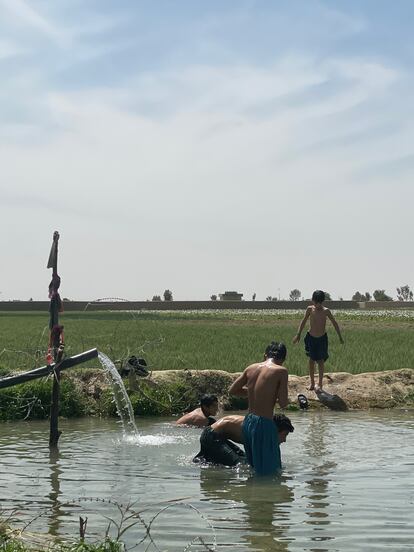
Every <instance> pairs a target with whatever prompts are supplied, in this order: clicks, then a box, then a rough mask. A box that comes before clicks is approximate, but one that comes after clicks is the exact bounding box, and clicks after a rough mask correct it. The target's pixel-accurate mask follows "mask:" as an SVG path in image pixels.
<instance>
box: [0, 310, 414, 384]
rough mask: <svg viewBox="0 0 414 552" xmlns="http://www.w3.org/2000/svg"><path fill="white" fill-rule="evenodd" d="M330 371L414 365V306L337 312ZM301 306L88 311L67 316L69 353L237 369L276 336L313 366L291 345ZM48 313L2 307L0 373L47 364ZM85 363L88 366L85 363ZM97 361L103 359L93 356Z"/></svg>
mask: <svg viewBox="0 0 414 552" xmlns="http://www.w3.org/2000/svg"><path fill="white" fill-rule="evenodd" d="M334 314H335V316H336V318H337V320H338V322H339V324H340V326H341V328H342V331H343V336H344V339H345V345H340V343H339V340H338V338H337V336H336V334H335V332H334V330H333V328H332V327H331V326H330V325H329V322H328V335H329V340H330V346H329V351H330V358H329V360H328V362H327V365H326V371H327V372H351V373H354V374H356V373H362V372H370V371H380V370H393V369H399V368H414V310H401V311H395V310H394V311H337V312H334ZM302 316H303V311H292V310H290V311H281V310H275V311H269V310H266V311H235V310H229V311H223V310H220V311H164V312H159V311H140V312H132V311H117V312H109V311H99V312H95V311H90V312H88V311H86V312H78V313H74V312H68V313H63V314H62V315H61V323H62V324H64V326H65V342H66V354H67V355H72V354H76V353H79V352H81V351H85V350H87V349H90V348H93V347H97V348H98V349H99V350H100V351H102V352H104V353H106V354H107V355H108V356H110V358H112V359H113V360H120V359H123V360H125V359H127V358H128V357H129V356H130V355H132V354H134V355H136V356H142V357H144V358H145V359H146V361H147V363H148V364H149V366H150V368H151V369H152V370H168V369H188V370H202V369H219V370H226V371H229V372H239V371H241V370H242V369H243V368H245V367H246V366H247V365H248V364H250V363H252V362H257V361H259V360H261V359H262V357H263V350H264V348H265V346H266V345H267V344H268V343H269V342H270V341H272V340H276V341H283V342H285V343H286V345H287V347H288V358H287V360H286V363H285V364H286V366H287V367H288V369H289V372H290V373H291V374H297V375H305V374H306V373H307V358H306V356H305V353H304V347H303V343H300V344H298V345H293V344H292V339H293V336H294V335H295V333H296V331H297V327H298V325H299V322H300V319H301V317H302ZM47 324H48V313H47V312H45V313H40V312H31V313H11V312H10V313H8V312H1V313H0V376H4V375H6V374H8V373H10V372H16V371H20V370H28V369H31V368H34V367H36V366H41V365H44V364H45V360H44V359H45V354H46V349H47V342H48V327H47ZM85 366H86V365H85ZM89 366H97V361H93V362H90V363H89Z"/></svg>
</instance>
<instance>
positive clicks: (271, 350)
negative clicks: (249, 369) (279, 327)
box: [265, 341, 287, 360]
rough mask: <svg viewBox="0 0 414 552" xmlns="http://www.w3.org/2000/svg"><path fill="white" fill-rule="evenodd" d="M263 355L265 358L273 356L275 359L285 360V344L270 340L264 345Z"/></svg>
mask: <svg viewBox="0 0 414 552" xmlns="http://www.w3.org/2000/svg"><path fill="white" fill-rule="evenodd" d="M265 355H266V357H267V358H274V359H275V360H285V358H286V355H287V349H286V345H285V344H284V343H278V342H277V341H272V343H271V344H270V345H268V346H267V347H266V350H265Z"/></svg>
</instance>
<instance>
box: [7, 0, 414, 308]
mask: <svg viewBox="0 0 414 552" xmlns="http://www.w3.org/2000/svg"><path fill="white" fill-rule="evenodd" d="M413 12H414V4H413V3H412V2H409V1H406V2H404V1H400V2H398V3H396V4H393V5H392V6H391V5H390V3H389V2H387V1H364V2H360V1H349V0H347V1H343V2H335V1H330V2H328V1H325V2H322V1H319V2H316V1H315V2H312V1H305V0H304V1H298V2H285V1H270V0H268V1H253V0H250V1H241V0H240V1H236V0H233V1H230V0H228V1H225V0H217V1H215V0H213V1H209V2H198V1H195V0H191V1H190V0H188V1H178V0H177V1H174V0H168V1H167V0H165V1H151V2H150V1H146V2H139V1H132V0H130V1H126V0H117V1H116V2H115V1H113V0H112V1H109V0H95V1H93V0H91V1H85V0H82V1H81V0H53V1H52V0H32V1H31V2H29V1H28V0H0V78H1V83H2V86H1V88H0V100H1V101H0V166H1V174H0V179H1V180H0V182H1V196H2V201H1V205H0V216H1V221H2V229H3V231H2V232H1V237H0V245H1V250H2V254H3V270H2V280H1V282H0V291H1V295H0V299H10V298H17V297H19V298H23V299H25V298H28V297H33V298H36V299H45V298H46V293H45V289H46V287H47V285H46V286H45V282H46V284H47V279H48V274H47V272H46V269H45V261H46V258H47V253H48V248H49V245H50V241H51V236H52V233H53V230H55V229H58V230H59V231H60V232H61V235H62V238H61V269H60V270H61V273H62V278H63V284H62V293H63V295H65V296H68V297H71V298H73V299H91V298H98V297H108V296H116V297H125V298H128V299H146V298H151V297H152V296H153V295H154V294H162V292H163V291H164V289H166V288H169V289H171V290H172V291H173V293H174V297H175V298H176V299H208V298H209V296H210V295H211V294H212V293H220V292H222V291H224V290H225V289H237V290H239V291H241V292H244V293H245V297H246V298H249V297H250V296H251V294H252V293H253V292H256V293H257V298H258V299H259V298H265V297H266V296H267V295H277V294H278V293H279V290H280V294H281V295H282V296H287V295H288V294H289V291H290V290H291V289H293V288H295V287H297V288H299V289H300V290H301V291H302V292H303V294H304V295H305V296H309V294H310V293H311V291H312V290H313V289H315V288H323V289H326V290H328V291H330V292H331V294H332V295H333V296H335V297H340V296H342V297H345V298H347V297H350V296H351V295H352V293H353V292H354V291H356V290H359V291H361V292H364V291H372V290H374V289H378V288H380V289H386V290H387V291H388V293H389V294H391V295H395V288H396V287H397V286H400V285H403V284H405V283H408V284H410V285H411V286H412V287H413V286H414V281H412V280H411V281H410V278H411V279H412V274H413V268H414V266H413V265H414V263H413V261H412V255H411V254H410V251H411V247H412V243H411V241H412V234H413V232H412V231H413V222H412V218H413V217H412V205H413V200H414V192H413V185H412V182H413V176H414V151H413V149H414V146H413V144H414V140H413V138H414V128H413V123H412V121H413V117H412V115H413V110H414V103H413V101H412V97H413V76H412V75H413V71H412V69H413V67H412V66H413V57H414V41H413V39H412V37H411V35H412V30H411V28H410V25H411V22H412V21H413V16H414V13H413ZM22 275H24V276H22Z"/></svg>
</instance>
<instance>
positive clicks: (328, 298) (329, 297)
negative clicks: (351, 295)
mask: <svg viewBox="0 0 414 552" xmlns="http://www.w3.org/2000/svg"><path fill="white" fill-rule="evenodd" d="M324 293H325V301H332V297H331V294H330V293H328V292H327V291H325V292H324Z"/></svg>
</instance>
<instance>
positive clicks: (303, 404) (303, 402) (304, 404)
mask: <svg viewBox="0 0 414 552" xmlns="http://www.w3.org/2000/svg"><path fill="white" fill-rule="evenodd" d="M298 403H299V408H301V409H302V410H306V409H307V408H309V403H308V399H307V397H306V396H305V395H304V394H303V393H299V395H298Z"/></svg>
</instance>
